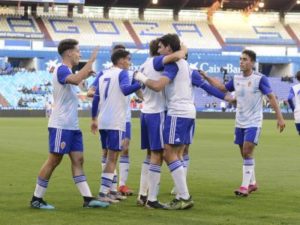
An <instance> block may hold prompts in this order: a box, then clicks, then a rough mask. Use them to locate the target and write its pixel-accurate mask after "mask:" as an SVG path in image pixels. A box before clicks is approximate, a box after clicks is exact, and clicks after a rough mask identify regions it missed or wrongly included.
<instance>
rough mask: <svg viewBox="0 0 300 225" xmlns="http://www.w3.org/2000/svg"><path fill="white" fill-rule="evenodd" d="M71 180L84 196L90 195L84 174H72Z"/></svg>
mask: <svg viewBox="0 0 300 225" xmlns="http://www.w3.org/2000/svg"><path fill="white" fill-rule="evenodd" d="M73 180H74V182H75V184H76V186H77V188H78V190H79V192H80V194H81V196H84V197H92V193H91V190H90V187H89V185H88V183H87V182H86V177H85V175H79V176H74V177H73Z"/></svg>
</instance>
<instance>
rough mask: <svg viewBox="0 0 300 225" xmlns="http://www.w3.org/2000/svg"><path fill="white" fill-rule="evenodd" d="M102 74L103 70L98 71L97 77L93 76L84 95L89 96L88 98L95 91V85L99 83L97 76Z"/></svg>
mask: <svg viewBox="0 0 300 225" xmlns="http://www.w3.org/2000/svg"><path fill="white" fill-rule="evenodd" d="M102 75H103V72H102V71H101V72H99V73H98V75H97V77H96V78H95V80H94V81H93V83H92V84H91V86H90V87H89V89H88V91H87V93H86V96H87V97H89V98H92V97H93V96H94V94H95V91H96V87H97V84H98V83H99V78H100V77H101V76H102Z"/></svg>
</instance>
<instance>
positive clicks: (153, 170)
mask: <svg viewBox="0 0 300 225" xmlns="http://www.w3.org/2000/svg"><path fill="white" fill-rule="evenodd" d="M160 171H161V166H160V165H155V164H151V163H150V166H149V174H148V177H149V179H148V182H149V191H148V200H149V201H151V202H154V201H157V195H158V192H159V184H160Z"/></svg>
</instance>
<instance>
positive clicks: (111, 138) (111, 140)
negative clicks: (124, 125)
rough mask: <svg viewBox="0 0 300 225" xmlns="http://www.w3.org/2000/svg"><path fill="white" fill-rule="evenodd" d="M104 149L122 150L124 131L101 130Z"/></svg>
mask: <svg viewBox="0 0 300 225" xmlns="http://www.w3.org/2000/svg"><path fill="white" fill-rule="evenodd" d="M99 133H100V139H101V143H102V148H103V149H109V150H113V151H121V150H122V133H123V132H122V131H120V130H99Z"/></svg>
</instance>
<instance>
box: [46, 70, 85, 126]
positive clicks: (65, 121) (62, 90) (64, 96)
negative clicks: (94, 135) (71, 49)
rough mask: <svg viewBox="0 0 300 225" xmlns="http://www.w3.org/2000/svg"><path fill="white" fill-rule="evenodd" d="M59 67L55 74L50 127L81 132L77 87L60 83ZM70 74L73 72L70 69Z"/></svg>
mask: <svg viewBox="0 0 300 225" xmlns="http://www.w3.org/2000/svg"><path fill="white" fill-rule="evenodd" d="M60 66H62V64H60V65H58V66H57V67H56V68H55V70H54V73H53V108H52V114H51V116H50V119H49V123H48V127H53V128H60V129H66V130H79V125H78V109H77V108H78V98H77V90H78V88H77V86H76V85H73V84H61V83H59V81H58V77H57V70H58V68H59V67H60ZM69 70H70V73H71V74H72V70H71V69H70V68H69Z"/></svg>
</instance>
